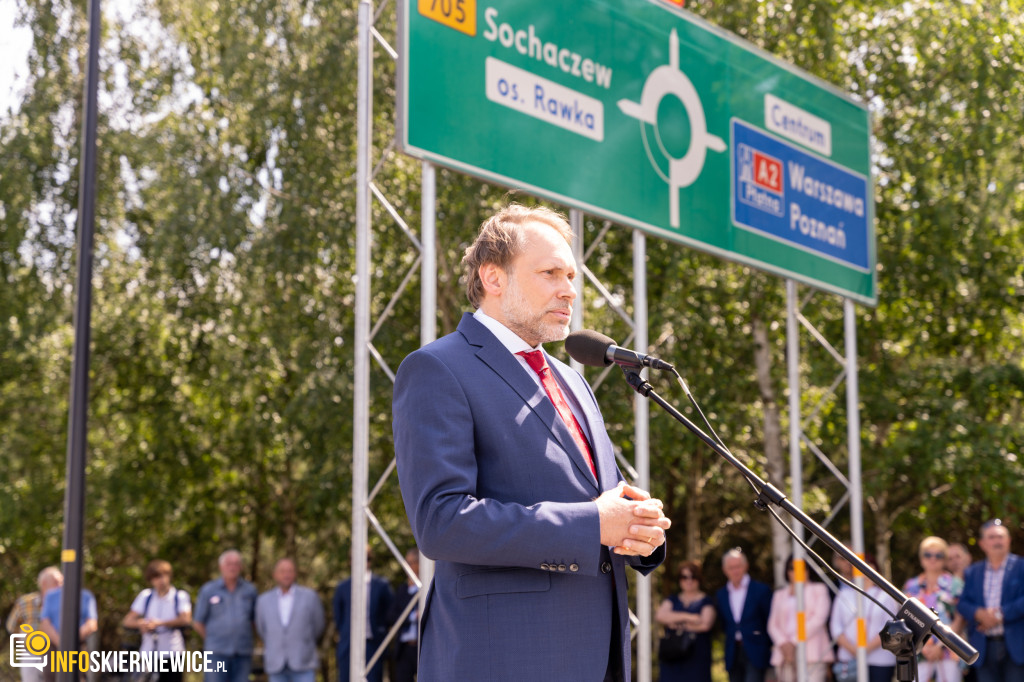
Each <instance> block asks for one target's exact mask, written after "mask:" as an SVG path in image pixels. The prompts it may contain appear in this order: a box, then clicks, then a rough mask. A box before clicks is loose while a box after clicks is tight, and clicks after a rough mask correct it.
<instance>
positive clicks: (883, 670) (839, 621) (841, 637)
mask: <svg viewBox="0 0 1024 682" xmlns="http://www.w3.org/2000/svg"><path fill="white" fill-rule="evenodd" d="M867 561H868V564H869V565H870V566H871V567H872V568H875V563H874V562H873V561H871V560H870V559H868V560H867ZM875 570H878V569H877V568H875ZM864 589H865V590H866V591H867V593H868V594H869V595H871V596H872V597H874V598H875V599H877V600H878V601H880V602H881V603H882V604H884V605H885V607H886V608H887V609H889V611H891V612H892V613H896V611H898V610H899V606H898V605H897V604H896V602H895V601H894V600H893V599H892V598H891V597H889V596H888V595H887V594H885V593H884V592H882V590H881V588H879V587H878V586H877V585H875V584H874V583H873V582H871V581H870V580H868V579H867V578H864ZM891 619H892V616H890V615H889V614H888V613H886V612H885V611H884V610H882V608H881V607H879V606H878V604H876V603H875V602H873V601H871V600H870V599H867V598H864V624H865V626H866V627H865V631H866V632H867V638H868V641H867V646H866V647H865V648H866V650H867V658H868V680H869V682H890V681H891V680H892V678H893V674H894V673H895V672H896V657H895V656H894V655H893V654H892V653H890V652H888V651H886V650H885V649H883V648H882V640H881V638H880V637H879V636H878V633H879V632H881V630H882V628H883V627H885V624H886V623H887V622H888V621H889V620H891ZM829 630H830V631H831V633H832V638H833V639H834V640H835V641H836V644H837V645H838V647H837V649H838V652H837V654H836V657H837V658H838V660H839V663H840V664H841V663H847V662H853V661H856V659H857V593H856V592H855V591H854V590H853V588H851V587H848V586H846V585H845V584H844V585H842V586H841V587H840V588H839V593H838V594H837V595H836V600H835V602H834V603H833V605H832V616H831V618H830V619H829Z"/></svg>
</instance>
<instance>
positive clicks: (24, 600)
mask: <svg viewBox="0 0 1024 682" xmlns="http://www.w3.org/2000/svg"><path fill="white" fill-rule="evenodd" d="M37 600H38V601H39V603H40V604H41V603H42V595H41V594H39V592H29V593H28V594H23V595H21V596H20V597H18V598H17V599H16V600H15V601H14V606H15V608H17V607H19V606H20V607H25V606H28V605H29V604H31V603H33V602H35V601H37Z"/></svg>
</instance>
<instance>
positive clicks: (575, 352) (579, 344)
mask: <svg viewBox="0 0 1024 682" xmlns="http://www.w3.org/2000/svg"><path fill="white" fill-rule="evenodd" d="M614 345H616V343H615V341H613V340H612V339H610V338H609V337H607V336H605V335H604V334H599V333H597V332H595V331H592V330H590V329H581V330H579V331H576V332H573V333H572V334H569V336H568V337H566V339H565V351H566V352H567V353H568V354H569V357H571V358H572V359H573V360H575V361H576V362H578V363H580V364H581V365H588V366H590V367H604V366H605V365H609V364H611V363H610V362H608V359H607V354H608V346H614Z"/></svg>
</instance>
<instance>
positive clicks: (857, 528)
mask: <svg viewBox="0 0 1024 682" xmlns="http://www.w3.org/2000/svg"><path fill="white" fill-rule="evenodd" d="M843 330H844V336H845V340H846V439H847V449H848V450H849V452H850V531H851V535H853V538H852V542H853V551H854V552H856V553H857V554H858V555H860V556H864V516H863V514H864V499H863V495H862V491H861V468H860V388H859V384H858V378H857V318H856V308H855V307H854V304H853V301H852V300H850V299H848V298H846V299H843ZM858 573H859V572H858ZM857 584H858V585H859V586H860V587H863V586H864V578H863V576H861V575H859V574H858V576H857ZM863 622H864V598H863V597H862V596H860V595H857V623H858V631H859V632H858V636H857V640H858V643H857V677H858V679H867V674H868V660H867V650H866V649H865V648H864V641H863V640H864V639H865V637H866V636H869V635H870V634H871V633H864V635H863V636H862V635H861V632H863V630H864V627H863Z"/></svg>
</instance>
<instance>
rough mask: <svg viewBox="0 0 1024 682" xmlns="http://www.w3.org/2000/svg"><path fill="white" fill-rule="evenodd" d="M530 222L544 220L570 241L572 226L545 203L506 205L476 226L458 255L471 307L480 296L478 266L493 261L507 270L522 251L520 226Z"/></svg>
mask: <svg viewBox="0 0 1024 682" xmlns="http://www.w3.org/2000/svg"><path fill="white" fill-rule="evenodd" d="M530 222H538V223H544V224H545V225H549V226H551V227H553V228H554V229H555V230H557V231H558V233H559V234H560V235H562V236H563V237H564V238H565V241H566V242H568V243H570V244H571V243H572V228H570V227H569V223H568V222H566V219H565V216H564V215H562V214H561V213H559V212H558V211H553V210H552V209H550V208H547V207H545V206H523V205H522V204H509V205H508V206H506V207H505V208H503V209H501V210H500V211H498V212H497V213H495V214H494V215H493V216H491V217H490V218H488V219H487V220H485V221H484V222H483V224H481V225H480V233H479V234H478V235H477V237H476V239H475V240H474V241H473V243H472V244H470V245H469V247H468V248H467V249H466V253H465V255H464V256H463V257H462V268H463V276H464V277H465V278H466V296H468V297H469V302H470V304H471V305H472V306H473V307H474V308H479V307H480V303H481V302H482V301H483V298H484V283H483V281H482V280H481V279H480V267H481V266H482V265H484V264H486V263H493V264H494V265H497V266H498V267H499V268H501V269H502V270H504V271H505V272H511V268H512V261H513V260H515V258H516V256H518V255H519V254H520V252H522V250H523V245H524V237H523V226H524V225H526V224H527V223H530Z"/></svg>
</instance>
